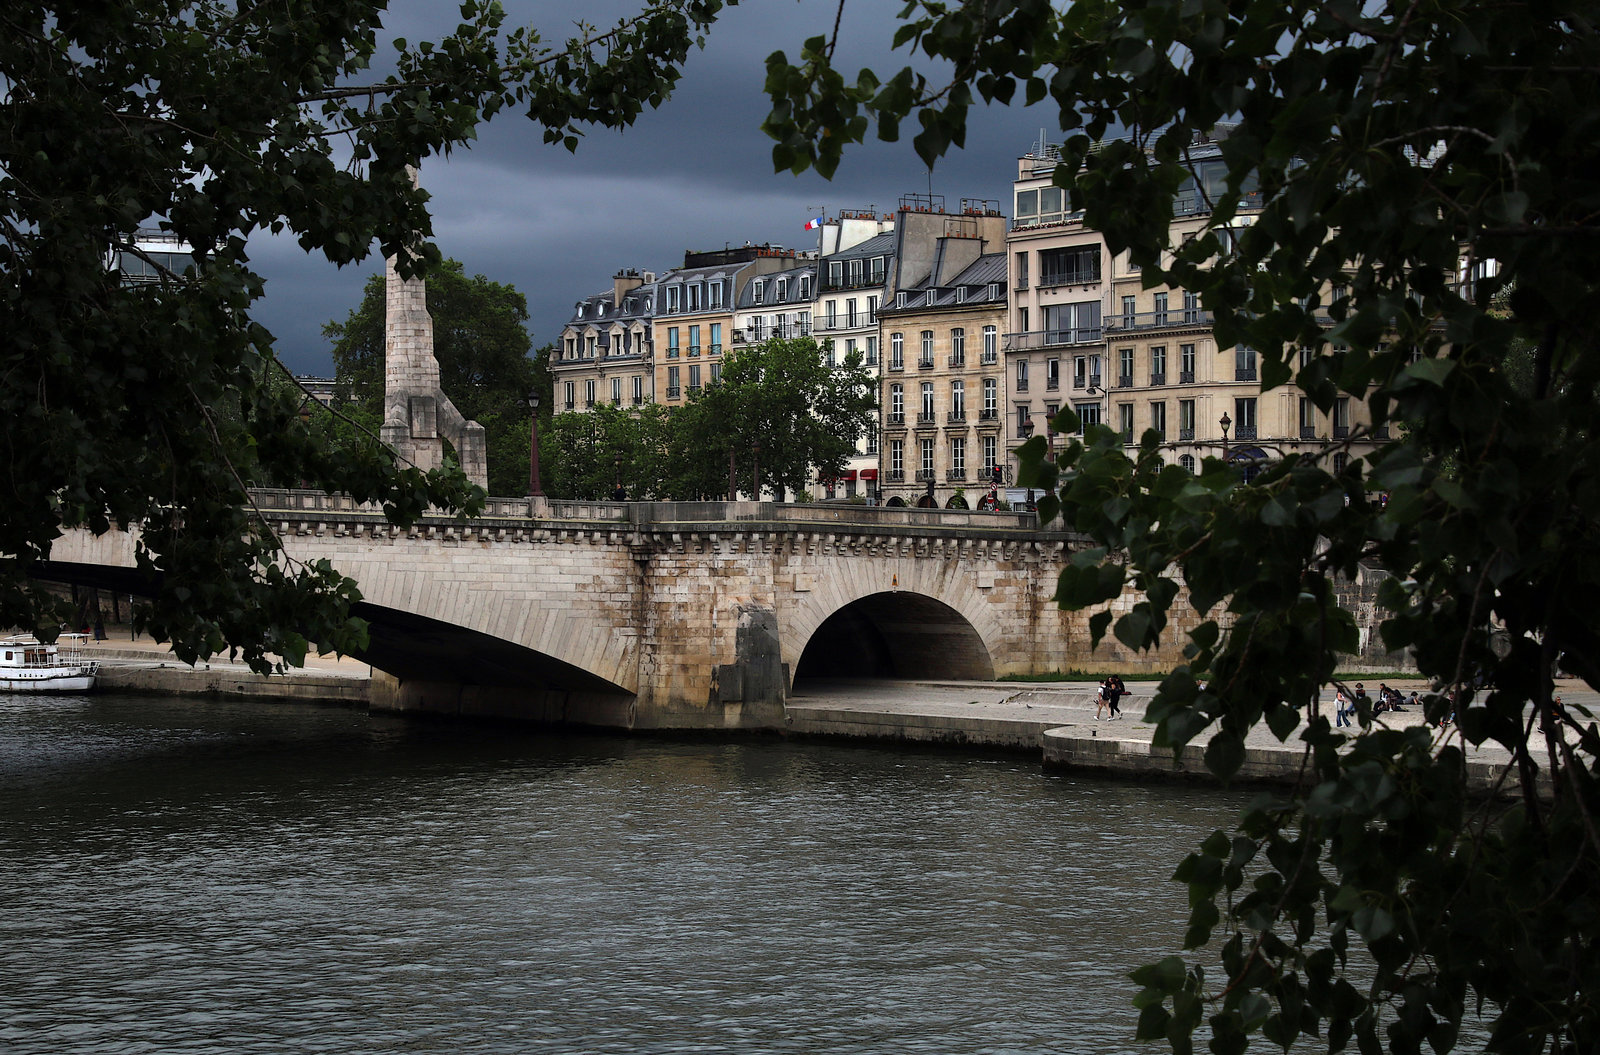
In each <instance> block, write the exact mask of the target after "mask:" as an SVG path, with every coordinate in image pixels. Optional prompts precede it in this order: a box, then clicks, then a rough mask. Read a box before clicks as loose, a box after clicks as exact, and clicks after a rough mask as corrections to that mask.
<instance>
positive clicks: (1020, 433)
mask: <svg viewBox="0 0 1600 1055" xmlns="http://www.w3.org/2000/svg"><path fill="white" fill-rule="evenodd" d="M1032 435H1033V417H1032V413H1031V412H1030V411H1029V410H1028V408H1027V407H1025V406H1024V407H1018V408H1017V439H1019V440H1025V439H1027V438H1028V437H1029V436H1032Z"/></svg>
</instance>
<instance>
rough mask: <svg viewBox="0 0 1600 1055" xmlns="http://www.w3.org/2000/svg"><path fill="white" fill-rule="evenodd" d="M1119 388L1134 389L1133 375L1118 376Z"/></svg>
mask: <svg viewBox="0 0 1600 1055" xmlns="http://www.w3.org/2000/svg"><path fill="white" fill-rule="evenodd" d="M1117 387H1118V388H1132V387H1133V375H1132V374H1118V375H1117Z"/></svg>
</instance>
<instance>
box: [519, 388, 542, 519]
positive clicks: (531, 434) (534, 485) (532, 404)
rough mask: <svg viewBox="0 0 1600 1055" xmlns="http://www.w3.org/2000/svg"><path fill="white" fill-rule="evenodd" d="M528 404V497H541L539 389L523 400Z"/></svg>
mask: <svg viewBox="0 0 1600 1055" xmlns="http://www.w3.org/2000/svg"><path fill="white" fill-rule="evenodd" d="M523 402H524V403H526V404H527V406H528V422H529V424H528V497H530V498H543V497H544V491H543V490H541V489H540V487H539V391H538V389H534V390H533V391H531V392H529V393H528V398H527V399H525V400H523Z"/></svg>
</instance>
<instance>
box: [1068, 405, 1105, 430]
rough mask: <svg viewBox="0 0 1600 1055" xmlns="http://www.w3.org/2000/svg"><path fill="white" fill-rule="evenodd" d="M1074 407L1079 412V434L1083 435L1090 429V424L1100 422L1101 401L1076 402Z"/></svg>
mask: <svg viewBox="0 0 1600 1055" xmlns="http://www.w3.org/2000/svg"><path fill="white" fill-rule="evenodd" d="M1072 409H1073V410H1075V411H1077V412H1078V435H1080V436H1082V435H1083V434H1084V433H1085V432H1087V431H1088V430H1089V426H1090V425H1098V424H1100V401H1099V400H1095V401H1094V402H1093V403H1074V404H1073V405H1072Z"/></svg>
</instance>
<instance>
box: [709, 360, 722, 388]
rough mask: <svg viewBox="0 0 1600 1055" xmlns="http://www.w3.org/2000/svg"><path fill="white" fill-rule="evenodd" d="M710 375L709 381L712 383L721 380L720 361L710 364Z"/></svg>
mask: <svg viewBox="0 0 1600 1055" xmlns="http://www.w3.org/2000/svg"><path fill="white" fill-rule="evenodd" d="M710 377H711V383H712V384H716V383H717V382H718V381H721V380H722V364H721V363H712V364H711V374H710Z"/></svg>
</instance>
